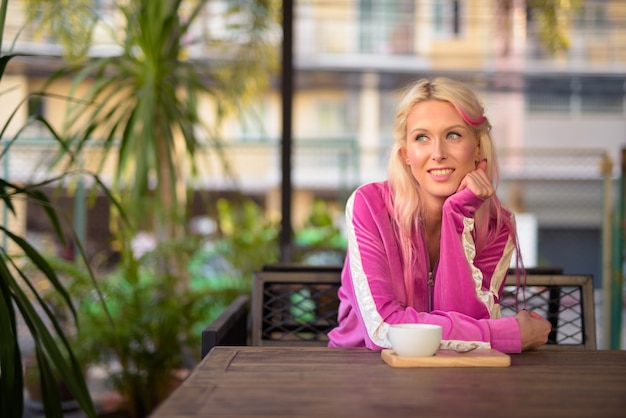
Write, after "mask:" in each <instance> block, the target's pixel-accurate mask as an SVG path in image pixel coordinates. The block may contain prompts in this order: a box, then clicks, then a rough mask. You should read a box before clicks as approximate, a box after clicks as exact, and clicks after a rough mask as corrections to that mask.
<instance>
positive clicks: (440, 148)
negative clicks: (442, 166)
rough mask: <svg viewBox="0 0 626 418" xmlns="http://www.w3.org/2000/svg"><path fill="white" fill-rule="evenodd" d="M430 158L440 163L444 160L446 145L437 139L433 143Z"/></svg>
mask: <svg viewBox="0 0 626 418" xmlns="http://www.w3.org/2000/svg"><path fill="white" fill-rule="evenodd" d="M431 158H432V159H433V160H434V161H441V160H443V159H445V158H446V145H445V142H444V141H441V140H439V139H436V140H434V141H433V149H432V155H431Z"/></svg>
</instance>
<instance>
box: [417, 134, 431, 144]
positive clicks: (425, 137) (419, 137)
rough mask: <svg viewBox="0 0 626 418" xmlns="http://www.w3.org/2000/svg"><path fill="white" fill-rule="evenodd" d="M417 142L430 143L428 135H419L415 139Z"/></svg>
mask: <svg viewBox="0 0 626 418" xmlns="http://www.w3.org/2000/svg"><path fill="white" fill-rule="evenodd" d="M415 141H417V142H425V141H428V137H427V136H426V135H417V136H416V137H415Z"/></svg>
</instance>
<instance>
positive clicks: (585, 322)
mask: <svg viewBox="0 0 626 418" xmlns="http://www.w3.org/2000/svg"><path fill="white" fill-rule="evenodd" d="M516 282H517V277H516V276H515V275H513V274H509V275H508V277H507V280H506V286H505V288H504V292H503V293H502V297H501V299H500V307H501V310H502V316H511V315H515V313H516V312H517V308H519V309H522V308H524V307H525V308H526V309H528V310H532V311H535V312H537V313H539V314H541V315H542V316H543V317H544V318H546V319H547V320H548V321H550V322H551V323H552V332H551V333H550V335H549V337H548V343H547V344H546V345H544V346H543V347H542V348H544V349H551V348H554V349H569V348H586V349H596V348H597V345H596V324H595V305H594V295H593V276H592V275H571V274H528V276H527V278H526V287H525V288H520V290H519V292H517V291H516Z"/></svg>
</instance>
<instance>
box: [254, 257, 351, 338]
mask: <svg viewBox="0 0 626 418" xmlns="http://www.w3.org/2000/svg"><path fill="white" fill-rule="evenodd" d="M341 269H342V266H341V265H320V266H315V265H297V264H277V265H268V266H264V268H263V270H262V271H259V272H255V273H254V275H253V281H252V304H251V317H252V332H251V343H252V345H261V346H271V345H282V346H284V345H292V346H311V345H313V346H325V345H327V344H328V337H327V335H326V334H327V333H328V332H329V331H330V330H331V329H333V328H334V327H336V326H337V324H338V323H337V313H338V309H339V298H338V297H337V291H338V290H339V286H340V285H341Z"/></svg>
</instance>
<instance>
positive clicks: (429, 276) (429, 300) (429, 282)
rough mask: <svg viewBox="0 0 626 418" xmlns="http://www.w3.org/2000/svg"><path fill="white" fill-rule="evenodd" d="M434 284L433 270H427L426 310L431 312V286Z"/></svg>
mask: <svg viewBox="0 0 626 418" xmlns="http://www.w3.org/2000/svg"><path fill="white" fill-rule="evenodd" d="M434 284H435V280H434V279H433V272H432V271H429V272H428V312H432V310H433V290H434V289H433V286H434Z"/></svg>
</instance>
